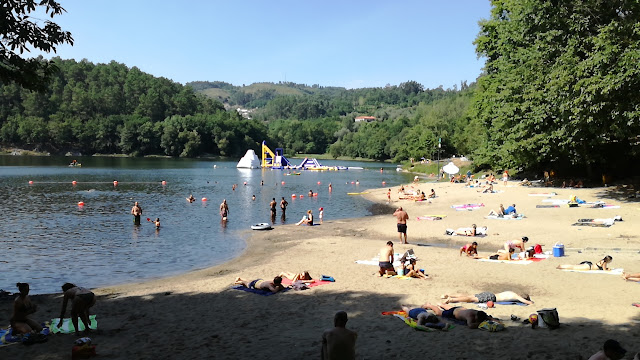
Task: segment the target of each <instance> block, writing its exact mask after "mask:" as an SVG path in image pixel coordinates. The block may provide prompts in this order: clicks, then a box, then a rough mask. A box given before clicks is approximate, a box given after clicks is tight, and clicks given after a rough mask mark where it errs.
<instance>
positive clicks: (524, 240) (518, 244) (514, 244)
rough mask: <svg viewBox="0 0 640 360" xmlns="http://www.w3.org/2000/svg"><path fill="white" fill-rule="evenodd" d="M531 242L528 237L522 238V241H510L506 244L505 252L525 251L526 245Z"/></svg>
mask: <svg viewBox="0 0 640 360" xmlns="http://www.w3.org/2000/svg"><path fill="white" fill-rule="evenodd" d="M528 241H529V238H528V237H526V236H523V237H522V240H509V241H507V242H506V243H504V249H505V250H507V251H508V250H509V249H516V248H518V249H520V251H525V250H524V248H525V246H526V243H527V242H528Z"/></svg>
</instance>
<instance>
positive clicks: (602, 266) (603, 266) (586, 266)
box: [556, 255, 613, 271]
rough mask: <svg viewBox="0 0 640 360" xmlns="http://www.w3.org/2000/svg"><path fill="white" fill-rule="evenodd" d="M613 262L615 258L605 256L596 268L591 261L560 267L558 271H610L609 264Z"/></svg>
mask: <svg viewBox="0 0 640 360" xmlns="http://www.w3.org/2000/svg"><path fill="white" fill-rule="evenodd" d="M611 261H613V258H612V257H611V256H609V255H607V256H605V257H604V258H603V259H602V260H600V261H598V262H597V263H596V264H595V266H594V265H593V263H592V262H591V261H583V262H581V263H580V264H578V265H558V267H557V268H556V269H560V270H583V271H587V270H604V271H609V270H611V269H609V266H608V265H609V263H611Z"/></svg>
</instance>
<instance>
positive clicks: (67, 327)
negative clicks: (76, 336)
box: [51, 315, 98, 334]
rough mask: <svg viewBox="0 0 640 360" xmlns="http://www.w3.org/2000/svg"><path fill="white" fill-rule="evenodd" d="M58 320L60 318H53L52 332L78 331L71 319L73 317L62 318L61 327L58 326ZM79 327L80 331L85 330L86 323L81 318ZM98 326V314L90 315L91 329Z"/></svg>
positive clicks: (66, 332)
mask: <svg viewBox="0 0 640 360" xmlns="http://www.w3.org/2000/svg"><path fill="white" fill-rule="evenodd" d="M58 322H60V318H55V319H51V332H52V333H54V334H58V333H60V334H73V333H75V332H76V329H75V327H74V326H73V322H72V321H71V318H64V320H62V326H61V327H58ZM78 327H79V328H80V329H79V330H78V331H84V323H83V322H82V320H80V319H78ZM97 328H98V321H97V320H96V316H95V315H89V329H91V330H96V329H97Z"/></svg>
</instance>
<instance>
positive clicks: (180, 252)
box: [0, 156, 411, 294]
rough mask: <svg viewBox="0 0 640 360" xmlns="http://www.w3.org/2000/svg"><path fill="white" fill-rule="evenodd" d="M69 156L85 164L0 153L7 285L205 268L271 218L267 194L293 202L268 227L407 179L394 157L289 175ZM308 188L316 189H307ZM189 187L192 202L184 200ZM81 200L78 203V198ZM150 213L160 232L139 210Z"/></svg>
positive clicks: (350, 210) (348, 213) (53, 284)
mask: <svg viewBox="0 0 640 360" xmlns="http://www.w3.org/2000/svg"><path fill="white" fill-rule="evenodd" d="M76 159H77V160H78V162H79V163H81V164H82V167H77V168H71V167H68V166H67V164H68V163H69V162H70V158H68V157H53V156H52V157H22V156H0V199H2V201H1V202H0V211H1V213H2V214H3V216H2V220H1V222H0V247H1V248H2V251H0V269H1V271H0V288H2V289H5V290H8V291H12V292H13V291H17V289H16V288H15V283H16V282H28V283H30V285H31V289H32V290H31V292H32V293H33V294H41V293H50V292H58V291H60V286H61V285H62V284H63V283H64V282H67V281H68V282H74V283H78V284H80V285H82V286H87V287H98V286H107V285H115V284H121V283H127V282H134V281H139V280H144V279H150V278H157V277H162V276H167V275H174V274H179V273H184V272H186V271H189V270H194V269H200V268H205V267H208V266H212V265H216V264H220V263H223V262H225V261H228V260H230V259H232V258H233V257H235V256H238V254H239V253H240V252H241V251H242V250H243V249H244V247H245V242H244V238H243V236H246V234H247V231H246V230H248V229H250V226H251V225H252V224H256V223H262V222H271V221H270V220H271V219H270V211H269V202H270V201H271V199H272V198H274V197H275V198H276V200H277V201H278V203H279V201H280V198H281V197H282V196H284V197H285V199H286V200H287V201H288V202H289V207H288V209H287V218H286V219H285V220H283V219H281V212H280V207H279V206H278V214H277V218H276V220H275V223H274V226H278V225H281V224H292V223H295V222H297V221H299V220H300V218H301V217H302V216H303V215H304V213H305V212H306V210H308V209H312V210H313V212H314V215H315V218H316V219H317V213H318V208H320V207H324V214H325V215H324V218H325V220H335V219H340V218H348V217H361V216H366V215H369V214H370V213H369V210H368V209H369V205H370V203H369V202H368V201H366V200H364V199H363V198H362V197H360V196H348V195H347V193H348V192H361V191H364V190H365V189H368V188H377V187H381V186H383V185H382V182H383V181H385V182H386V185H384V186H389V187H391V186H397V185H399V184H400V183H402V182H408V181H411V175H408V174H403V173H398V172H396V171H395V167H396V166H395V165H392V164H383V163H369V162H347V161H330V160H323V161H320V162H321V163H322V164H323V165H329V166H335V165H345V166H359V167H363V168H364V169H363V170H344V171H326V172H315V171H302V174H301V175H299V176H287V175H286V171H282V170H259V169H256V170H248V169H237V168H236V167H235V165H236V163H237V162H236V161H232V162H230V161H213V160H198V159H163V158H106V157H77V158H76ZM300 161H301V160H294V161H293V162H294V163H298V162H300ZM214 165H215V166H216V167H215V168H214ZM381 167H383V168H384V169H385V170H384V172H382V173H381V172H380V168H381ZM114 180H117V181H118V185H117V186H114V184H113V182H114ZM261 180H262V181H264V186H261V185H260V181H261ZM29 181H33V184H29ZM72 181H76V182H77V183H76V185H73V184H72ZM162 181H166V185H164V186H163V185H162ZM283 181H284V182H285V184H284V185H282V182H283ZM356 181H359V183H360V184H359V185H356V184H352V183H351V182H356ZM245 182H246V185H244V183H245ZM318 182H320V183H321V185H318ZM329 183H332V185H333V192H331V193H330V192H329V191H328V187H327V186H328V184H329ZM233 184H238V188H237V189H236V190H235V191H233V190H232V185H233ZM309 190H313V191H314V192H317V193H318V196H317V197H312V198H309V197H308V196H307V194H308V192H309ZM189 194H193V195H194V196H195V197H196V199H198V201H196V202H194V203H189V202H187V201H186V199H185V198H186V197H187V196H189ZM291 194H298V195H300V194H303V195H304V198H299V197H298V198H295V199H292V197H291ZM252 195H255V196H256V200H255V201H252V199H251V198H252ZM203 197H206V198H208V201H206V202H203V201H201V200H200V199H201V198H203ZM223 199H226V200H227V202H228V204H229V220H228V221H226V222H222V221H221V220H220V215H219V205H220V203H221V202H222V200H223ZM81 201H82V202H84V206H78V205H77V204H78V203H79V202H81ZM134 201H138V202H139V203H140V205H141V207H142V209H143V214H142V224H141V225H140V226H135V225H133V220H132V216H131V215H130V210H131V207H132V206H133V202H134ZM156 217H158V218H160V220H161V223H162V226H161V229H160V230H158V231H156V229H155V227H154V225H153V224H152V223H151V222H148V221H147V220H146V219H147V218H151V219H152V220H153V219H155V218H156ZM325 226H326V225H325Z"/></svg>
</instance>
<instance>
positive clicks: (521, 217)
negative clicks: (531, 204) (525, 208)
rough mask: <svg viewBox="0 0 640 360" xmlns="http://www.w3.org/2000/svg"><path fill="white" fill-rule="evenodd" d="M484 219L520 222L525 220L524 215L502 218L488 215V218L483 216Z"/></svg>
mask: <svg viewBox="0 0 640 360" xmlns="http://www.w3.org/2000/svg"><path fill="white" fill-rule="evenodd" d="M484 218H485V219H494V220H522V219H524V218H525V216H524V214H518V216H516V217H513V216H511V215H504V216H498V215H489V216H485V217H484Z"/></svg>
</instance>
